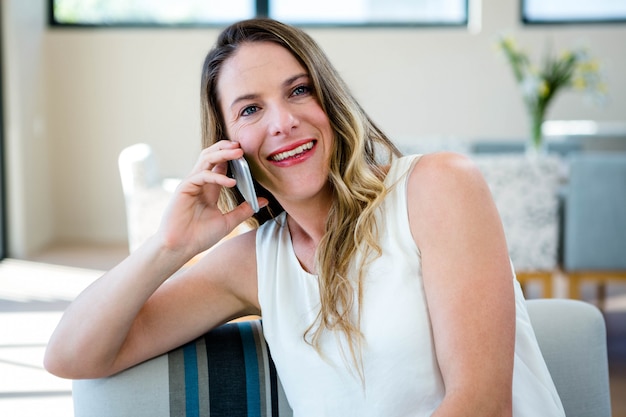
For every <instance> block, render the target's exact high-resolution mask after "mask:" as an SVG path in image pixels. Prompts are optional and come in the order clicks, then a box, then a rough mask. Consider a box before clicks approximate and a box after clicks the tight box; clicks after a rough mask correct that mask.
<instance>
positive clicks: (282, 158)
mask: <svg viewBox="0 0 626 417" xmlns="http://www.w3.org/2000/svg"><path fill="white" fill-rule="evenodd" d="M316 144H317V141H316V140H307V141H306V142H305V143H303V144H301V145H300V144H297V143H296V144H292V145H289V146H286V147H285V148H283V149H281V150H278V151H276V152H274V153H272V154H271V155H270V156H268V158H267V159H268V160H269V161H271V162H274V163H275V164H276V165H281V166H284V165H288V164H291V163H293V162H299V161H302V160H304V159H306V158H307V157H308V156H310V151H311V150H312V149H313V147H315V145H316Z"/></svg>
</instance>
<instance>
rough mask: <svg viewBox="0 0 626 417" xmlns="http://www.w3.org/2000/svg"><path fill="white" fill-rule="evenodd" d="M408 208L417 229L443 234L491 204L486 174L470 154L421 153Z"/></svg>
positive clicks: (410, 181) (411, 179) (410, 182)
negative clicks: (484, 175)
mask: <svg viewBox="0 0 626 417" xmlns="http://www.w3.org/2000/svg"><path fill="white" fill-rule="evenodd" d="M407 200H408V210H409V216H410V219H411V223H412V225H413V226H414V227H415V228H416V230H420V231H423V230H432V231H433V232H434V233H441V230H442V228H444V229H445V228H447V227H450V226H451V225H452V224H453V223H455V222H456V224H459V223H462V222H472V221H473V218H474V217H475V216H476V215H478V214H479V213H480V212H481V211H482V210H484V209H486V208H487V207H488V206H490V205H492V199H491V193H490V191H489V187H488V186H487V184H486V182H485V180H484V179H483V176H482V174H481V172H480V170H479V169H478V167H477V166H476V165H475V164H474V162H473V161H472V160H471V159H470V158H469V157H467V156H464V155H460V154H456V153H451V152H440V153H433V154H427V155H424V156H422V157H421V158H420V159H419V160H418V161H417V163H416V164H415V166H414V168H413V170H412V171H411V173H410V174H409V178H408V184H407Z"/></svg>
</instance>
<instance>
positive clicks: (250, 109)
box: [241, 106, 258, 116]
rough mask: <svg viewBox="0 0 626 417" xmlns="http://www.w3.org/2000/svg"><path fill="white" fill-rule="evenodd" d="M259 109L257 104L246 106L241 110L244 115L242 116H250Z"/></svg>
mask: <svg viewBox="0 0 626 417" xmlns="http://www.w3.org/2000/svg"><path fill="white" fill-rule="evenodd" d="M257 110H258V107H257V106H248V107H246V108H244V109H243V110H242V111H241V115H242V116H250V115H252V114H254V113H256V112H257Z"/></svg>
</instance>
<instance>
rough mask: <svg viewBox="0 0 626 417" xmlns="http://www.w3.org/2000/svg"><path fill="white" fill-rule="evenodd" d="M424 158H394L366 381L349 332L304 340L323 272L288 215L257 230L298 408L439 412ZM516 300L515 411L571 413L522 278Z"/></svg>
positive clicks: (273, 333)
mask: <svg viewBox="0 0 626 417" xmlns="http://www.w3.org/2000/svg"><path fill="white" fill-rule="evenodd" d="M417 158H418V157H417V156H408V157H403V158H400V159H398V160H396V161H394V163H393V164H392V167H391V169H390V171H389V173H388V175H387V178H386V180H385V183H386V185H387V187H392V188H391V190H390V192H389V194H388V196H387V197H386V199H385V201H384V203H383V206H382V210H381V213H383V214H382V216H379V218H378V221H379V223H378V224H379V238H380V243H381V247H382V250H383V253H382V256H381V257H379V258H377V259H376V260H375V261H374V262H373V263H372V264H371V266H370V267H369V269H368V273H367V276H366V278H365V281H364V294H363V304H362V313H361V314H362V317H361V331H362V332H363V334H364V336H365V341H366V342H365V343H364V345H363V348H362V356H363V372H364V379H363V380H361V379H360V378H359V377H358V375H356V374H355V372H354V368H351V367H350V366H349V363H351V362H349V361H350V358H351V356H350V353H349V351H348V350H347V348H346V349H344V351H345V353H342V349H341V348H339V346H340V341H341V340H342V339H341V337H339V336H335V335H334V334H331V333H329V332H326V333H325V334H324V336H323V338H322V350H323V354H324V355H323V356H320V355H319V354H318V353H317V352H316V351H315V349H313V347H311V346H310V345H309V344H307V343H306V342H305V340H304V338H303V335H304V333H305V331H306V330H307V328H308V327H309V326H310V325H311V324H312V323H313V322H314V320H315V318H316V315H317V313H318V311H319V305H320V302H319V300H320V298H319V291H318V286H317V277H316V276H315V275H312V274H309V273H308V272H306V271H305V270H304V269H303V268H302V267H301V265H300V263H299V262H298V259H297V258H296V255H295V252H294V249H293V246H292V242H291V236H290V233H289V228H288V226H287V222H286V215H285V213H282V214H281V215H280V216H278V218H277V219H276V220H275V221H268V222H266V223H265V224H264V225H262V226H261V227H260V228H259V230H258V231H257V241H256V244H257V249H256V252H257V269H258V280H259V302H260V305H261V310H262V317H263V329H264V330H263V331H264V334H265V338H266V340H267V342H268V344H269V347H270V352H271V354H272V357H273V359H274V362H275V363H276V368H277V371H278V374H279V375H280V379H281V382H282V384H283V387H284V389H285V393H286V395H287V399H288V400H289V403H290V405H291V407H292V408H293V410H294V416H297V417H304V416H311V417H321V416H341V417H346V416H359V417H366V416H376V417H396V416H397V417H399V416H430V415H431V414H432V413H433V411H434V410H435V409H436V408H437V406H438V405H439V404H440V402H441V400H442V398H443V396H444V385H443V381H442V376H441V373H440V370H439V367H438V364H437V357H436V352H435V349H434V345H433V338H432V329H431V323H430V317H429V312H428V307H427V303H426V296H425V293H424V287H423V282H422V273H421V258H420V251H419V248H418V247H417V246H416V244H415V241H414V240H413V238H412V236H411V232H410V229H409V220H408V212H407V193H406V179H407V173H408V172H409V171H410V170H411V169H412V167H413V164H414V162H415V161H416V160H417ZM396 183H397V184H396ZM394 184H395V186H394ZM515 299H516V341H515V362H514V375H513V408H514V412H513V415H514V417H537V416H543V417H546V416H564V412H563V407H562V405H561V401H560V399H559V397H558V395H557V392H556V389H555V387H554V384H553V382H552V379H551V377H550V374H549V373H548V370H547V367H546V365H545V363H544V361H543V358H542V356H541V352H540V350H539V347H538V345H537V342H536V339H535V335H534V333H533V330H532V327H531V324H530V320H529V318H528V314H527V312H526V307H525V301H524V297H523V295H522V292H521V289H520V287H519V285H518V283H517V281H516V282H515ZM344 346H345V345H344ZM346 356H347V358H348V362H346V361H345V360H344V357H346Z"/></svg>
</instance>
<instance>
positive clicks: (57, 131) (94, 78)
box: [3, 0, 626, 257]
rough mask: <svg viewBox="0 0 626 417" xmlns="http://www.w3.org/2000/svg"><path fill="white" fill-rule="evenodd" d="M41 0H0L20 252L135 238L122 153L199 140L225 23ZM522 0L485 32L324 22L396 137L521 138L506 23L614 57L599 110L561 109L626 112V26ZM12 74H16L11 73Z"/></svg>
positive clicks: (336, 51) (331, 43) (181, 156)
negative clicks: (91, 22)
mask: <svg viewBox="0 0 626 417" xmlns="http://www.w3.org/2000/svg"><path fill="white" fill-rule="evenodd" d="M39 3H44V2H43V1H41V2H36V1H34V0H27V1H20V0H7V1H6V2H5V3H3V6H4V9H5V10H3V14H4V17H3V18H4V23H5V27H4V32H5V54H6V56H5V68H4V70H5V80H6V79H8V81H9V84H10V88H9V89H8V90H9V91H7V97H5V99H6V100H7V101H6V102H5V105H6V107H7V111H8V112H9V117H8V122H7V128H8V134H7V135H8V137H7V140H8V144H9V145H10V148H11V149H12V151H11V152H9V156H10V158H11V163H10V167H9V169H10V171H9V175H8V177H9V183H10V189H9V202H10V208H11V210H10V213H9V214H10V224H11V227H10V239H11V241H10V251H11V253H12V255H13V256H18V257H23V256H28V254H29V253H32V251H34V250H36V249H38V248H39V247H41V246H42V245H45V244H46V243H50V242H52V241H86V242H121V241H124V240H125V238H126V236H125V233H126V229H125V217H124V205H123V199H122V194H121V189H120V184H119V177H118V171H117V155H118V153H119V152H120V150H121V149H122V148H124V147H125V146H128V145H130V144H132V143H136V142H140V141H142V142H148V143H150V144H151V145H153V147H154V148H155V150H156V152H157V154H158V156H159V158H160V161H159V162H160V165H161V168H162V171H164V173H165V174H166V175H170V176H180V175H184V174H185V173H186V171H187V170H188V169H189V168H190V167H191V165H192V163H193V161H194V160H195V155H196V153H197V151H198V150H199V111H198V107H199V98H198V85H199V72H200V66H201V64H202V60H203V58H204V54H205V53H206V51H207V50H208V48H209V47H210V46H211V44H212V43H213V41H214V39H215V36H216V35H217V31H216V30H212V29H188V30H172V29H163V30H154V29H145V30H139V29H137V30H118V29H113V30H110V29H109V30H76V29H74V30H71V29H48V28H46V26H45V19H44V17H45V9H44V7H43V6H41V5H39ZM518 13H519V12H518V1H517V0H483V1H482V13H480V15H477V16H478V17H480V18H481V19H480V20H481V28H480V31H477V32H474V33H469V32H468V31H466V30H464V29H427V28H426V29H410V28H404V29H381V28H377V29H362V28H360V29H315V30H309V33H311V35H312V36H313V37H314V38H315V39H316V40H318V41H319V43H320V44H321V45H322V47H323V48H324V49H325V50H326V51H327V53H328V55H329V56H330V57H331V60H332V61H333V62H334V64H335V65H336V67H337V68H338V69H339V71H340V72H341V73H342V74H343V75H344V77H345V79H346V80H347V81H348V83H349V84H350V85H351V86H352V88H353V91H354V93H355V95H356V96H357V97H358V98H359V99H360V100H361V102H362V104H363V106H364V107H365V108H366V109H367V110H368V111H369V113H370V114H371V115H372V116H373V118H374V119H375V120H376V121H377V122H378V124H379V125H380V126H381V127H382V128H383V129H384V130H386V131H387V132H388V133H389V134H390V135H391V136H392V137H394V138H397V140H398V141H399V142H403V143H404V142H408V141H411V140H420V139H421V140H423V139H424V138H429V137H442V136H443V137H459V138H477V137H480V138H504V139H508V138H511V139H513V138H520V137H523V136H524V135H525V134H526V119H525V114H524V109H523V107H522V104H521V99H520V97H519V93H518V91H517V89H516V86H515V84H514V82H513V79H512V76H511V73H510V69H509V68H508V66H507V64H506V63H505V62H504V60H503V58H502V57H501V55H499V54H498V53H497V51H496V50H495V49H494V46H493V44H494V39H495V36H496V35H497V34H498V33H499V32H501V31H507V32H510V33H512V34H514V35H515V36H517V37H518V39H519V42H520V43H522V44H525V45H527V46H528V48H529V49H531V50H533V51H536V53H537V54H539V53H540V52H541V51H542V48H543V47H544V45H545V43H546V41H547V40H548V39H550V40H551V41H552V42H553V44H554V46H555V48H556V49H561V48H562V47H570V46H573V45H576V44H580V43H583V44H586V45H588V46H589V47H590V48H591V50H592V51H593V53H594V55H596V56H597V57H598V58H599V59H600V60H601V61H602V62H603V64H605V70H606V75H607V77H608V80H609V85H610V93H611V99H610V102H609V104H608V105H607V106H606V107H605V108H603V109H598V108H594V107H592V106H590V105H588V104H585V102H584V101H583V100H582V98H581V97H579V96H576V95H574V94H564V95H562V96H561V97H559V98H558V99H557V101H556V102H555V103H554V105H553V107H552V109H551V112H550V114H549V116H550V117H551V118H555V119H581V118H582V119H596V120H604V121H622V122H623V121H626V112H625V111H624V110H625V109H626V79H625V77H624V75H623V74H626V49H625V48H624V45H626V25H624V24H622V25H603V26H597V25H592V26H557V27H554V26H541V27H527V28H524V27H522V26H521V25H520V24H519V23H518ZM5 82H6V81H5Z"/></svg>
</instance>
